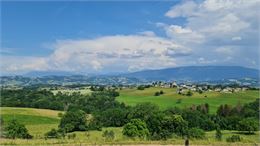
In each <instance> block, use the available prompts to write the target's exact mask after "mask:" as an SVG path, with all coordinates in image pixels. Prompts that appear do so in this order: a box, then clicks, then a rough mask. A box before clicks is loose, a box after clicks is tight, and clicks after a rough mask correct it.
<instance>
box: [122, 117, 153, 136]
mask: <svg viewBox="0 0 260 146" xmlns="http://www.w3.org/2000/svg"><path fill="white" fill-rule="evenodd" d="M123 135H125V136H128V137H132V138H135V137H138V138H143V139H144V138H147V137H148V136H149V130H148V129H147V126H146V123H145V122H144V121H142V120H140V119H132V120H131V121H130V122H129V123H127V124H126V125H124V128H123Z"/></svg>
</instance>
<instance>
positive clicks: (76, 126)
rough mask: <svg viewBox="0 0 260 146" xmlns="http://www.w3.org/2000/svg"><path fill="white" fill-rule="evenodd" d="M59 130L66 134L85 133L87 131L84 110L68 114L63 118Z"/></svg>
mask: <svg viewBox="0 0 260 146" xmlns="http://www.w3.org/2000/svg"><path fill="white" fill-rule="evenodd" d="M59 128H61V129H64V130H65V132H73V131H85V130H86V129H87V127H86V116H85V112H84V111H82V110H73V111H68V112H66V113H65V114H64V115H63V116H62V118H61V121H60V125H59Z"/></svg>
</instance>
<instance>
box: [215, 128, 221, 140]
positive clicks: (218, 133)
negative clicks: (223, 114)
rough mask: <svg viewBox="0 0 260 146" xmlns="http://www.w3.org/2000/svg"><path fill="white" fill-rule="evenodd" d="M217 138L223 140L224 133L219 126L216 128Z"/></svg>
mask: <svg viewBox="0 0 260 146" xmlns="http://www.w3.org/2000/svg"><path fill="white" fill-rule="evenodd" d="M215 138H216V139H217V140H219V141H220V140H222V133H221V131H220V129H219V128H217V130H216V134H215Z"/></svg>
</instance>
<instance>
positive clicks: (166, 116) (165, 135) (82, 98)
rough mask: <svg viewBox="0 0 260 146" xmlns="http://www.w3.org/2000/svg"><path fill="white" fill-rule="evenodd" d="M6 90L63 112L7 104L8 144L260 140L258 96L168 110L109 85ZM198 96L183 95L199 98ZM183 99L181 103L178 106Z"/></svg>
mask: <svg viewBox="0 0 260 146" xmlns="http://www.w3.org/2000/svg"><path fill="white" fill-rule="evenodd" d="M151 89H154V88H151ZM145 90H147V89H145ZM145 90H142V91H145ZM153 91H154V90H153ZM156 92H158V95H157V94H156V96H155V94H154V96H155V97H157V98H160V97H162V96H167V94H173V93H171V92H169V93H167V91H162V92H161V91H156ZM1 93H2V96H1V98H2V105H4V106H14V107H17V106H18V107H34V108H46V109H55V110H60V111H56V112H55V111H52V110H45V111H44V110H39V111H38V110H36V109H31V108H24V109H19V108H18V109H17V108H10V107H9V108H8V107H5V108H3V112H2V113H1V120H3V123H1V124H2V127H4V129H3V131H4V132H3V133H2V134H3V135H2V137H4V138H5V139H4V140H3V144H7V143H9V144H11V143H12V142H15V143H16V142H17V141H19V142H21V143H24V141H23V140H12V139H16V138H18V139H19V138H25V139H28V140H27V142H36V143H38V142H39V143H40V142H42V140H46V142H53V143H56V144H62V143H75V142H76V143H77V142H79V143H92V141H95V142H96V143H99V144H104V143H117V144H126V143H153V144H154V143H160V144H163V143H171V144H173V143H174V144H175V143H176V144H183V142H184V140H185V139H186V138H188V139H189V140H190V141H191V142H193V143H194V144H209V143H219V144H220V143H221V144H223V143H233V142H235V143H237V144H239V143H243V144H249V143H250V144H254V143H257V142H258V139H257V138H256V136H258V135H259V131H258V130H259V129H258V125H259V122H258V119H259V99H258V98H257V97H256V96H255V95H254V94H253V95H252V96H253V97H254V100H253V101H248V102H245V103H243V104H242V103H237V104H235V105H229V104H221V105H215V106H217V108H216V110H215V111H213V112H212V110H211V105H212V103H207V102H206V103H200V104H191V105H190V106H188V105H187V106H183V107H182V108H178V107H169V108H166V109H163V108H161V107H159V106H158V105H157V104H152V103H148V102H147V103H143V102H142V103H139V104H136V105H133V106H128V105H125V104H124V103H120V102H118V101H117V100H116V98H119V97H118V96H120V93H118V92H117V91H116V90H108V89H102V90H100V89H95V91H93V92H92V93H91V94H88V95H86V94H80V93H72V94H66V93H61V92H58V93H57V94H53V93H52V92H51V91H48V90H35V89H19V90H10V89H8V90H2V91H1ZM150 93H151V92H149V94H150ZM196 94H197V93H194V94H193V93H192V94H191V93H189V94H187V95H185V96H184V95H179V96H183V97H184V98H196ZM198 95H201V94H198ZM249 95H250V94H249ZM193 96H194V97H193ZM253 97H252V98H253ZM204 98H210V97H204ZM11 101H13V102H11ZM180 103H182V101H178V103H176V104H180ZM14 110H17V111H16V112H15V111H14ZM61 111H63V112H61ZM210 111H211V112H210ZM41 112H42V114H41ZM13 119H16V121H14V120H13ZM24 125H25V126H24ZM38 126H41V127H40V128H38ZM41 128H43V129H44V130H40V129H41ZM27 129H28V130H27ZM39 131H41V132H39ZM21 133H22V134H21ZM94 133H98V134H97V135H98V136H97V137H95V138H91V134H93V135H95V134H94ZM6 138H10V139H6ZM19 142H18V143H19ZM43 143H44V142H43ZM92 144H93V143H92Z"/></svg>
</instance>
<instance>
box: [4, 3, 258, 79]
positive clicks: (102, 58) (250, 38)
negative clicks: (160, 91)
mask: <svg viewBox="0 0 260 146" xmlns="http://www.w3.org/2000/svg"><path fill="white" fill-rule="evenodd" d="M258 4H259V3H258V2H257V1H254V0H252V1H250V2H248V1H241V2H240V3H236V2H235V1H222V2H219V1H215V0H206V1H154V2H152V1H150V2H145V1H143V2H137V1H132V2H116V1H111V2H102V1H100V2H93V1H89V2H87V1H81V2H70V1H67V2H65V1H64V2H61V1H60V2H58V1H57V2H7V1H5V2H1V15H2V21H1V29H2V33H1V35H2V38H1V59H2V63H1V71H2V73H4V74H21V73H25V72H29V71H34V70H37V71H70V72H81V73H109V72H128V71H138V70H144V69H158V68H167V67H176V66H187V65H239V66H246V67H252V68H257V67H258V66H259V52H258V37H259V36H258V34H257V32H258V29H259V28H258V22H257V19H255V18H256V17H257V16H258V14H257V12H258V9H257V5H258Z"/></svg>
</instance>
